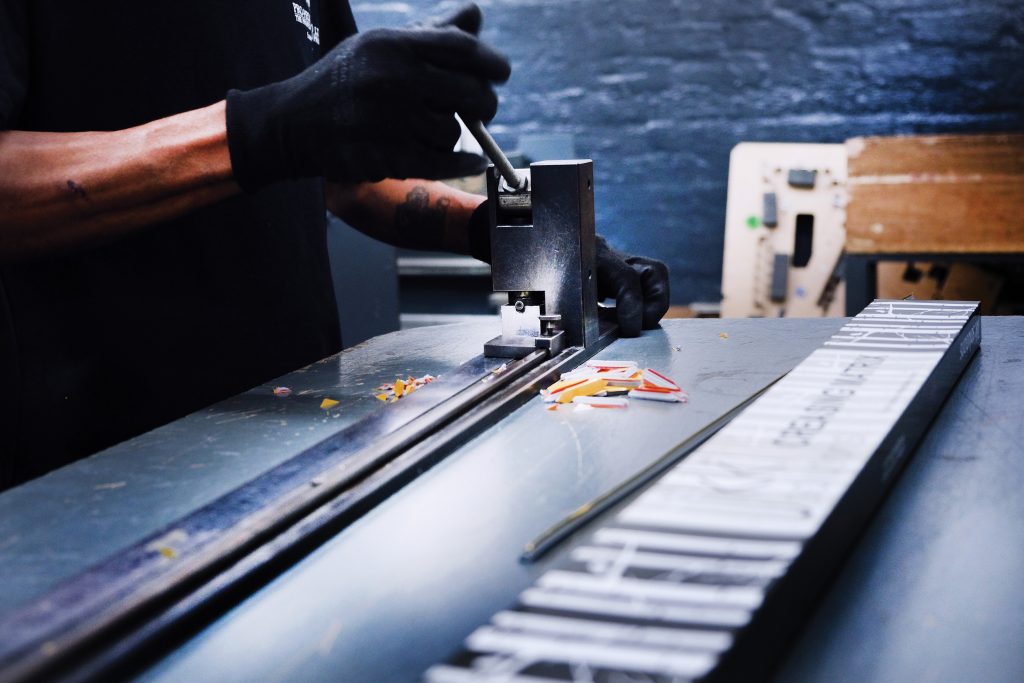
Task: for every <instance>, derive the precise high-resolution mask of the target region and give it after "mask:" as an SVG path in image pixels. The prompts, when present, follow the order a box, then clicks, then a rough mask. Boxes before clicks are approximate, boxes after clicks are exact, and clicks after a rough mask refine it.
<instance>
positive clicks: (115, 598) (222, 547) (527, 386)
mask: <svg viewBox="0 0 1024 683" xmlns="http://www.w3.org/2000/svg"><path fill="white" fill-rule="evenodd" d="M615 338H616V329H615V328H614V326H606V327H604V328H603V333H602V335H601V338H600V340H599V342H598V343H597V344H595V345H592V346H591V347H588V348H586V349H584V348H580V347H571V348H569V349H566V350H565V351H563V352H562V353H560V354H559V355H558V356H556V357H555V358H550V359H549V358H548V357H547V352H546V351H537V352H534V353H533V354H531V355H529V356H527V357H525V358H523V359H521V360H518V361H509V362H508V363H507V364H506V365H505V366H504V369H503V370H501V371H500V372H491V371H488V370H487V367H488V364H490V365H494V361H495V360H496V359H490V360H487V359H484V358H483V357H477V358H475V359H473V360H471V361H469V362H468V363H466V364H464V365H463V366H462V367H461V368H459V370H457V371H456V373H454V375H452V376H449V377H447V378H445V382H443V383H442V382H437V383H434V384H432V385H430V386H429V387H426V388H424V389H421V390H420V391H419V392H417V393H416V394H414V395H412V396H410V397H409V399H408V401H407V402H403V404H402V405H396V406H395V409H389V410H382V411H379V412H378V413H375V414H373V415H370V416H368V417H367V418H365V419H364V420H362V421H360V422H358V423H356V424H354V425H352V426H351V427H349V428H347V429H345V430H342V431H341V432H339V433H338V434H336V435H334V436H332V437H330V438H328V439H326V440H325V441H323V442H321V443H319V444H317V445H315V446H313V447H311V448H310V449H307V450H306V451H304V452H302V453H300V454H299V455H297V456H295V457H294V458H292V459H290V460H288V461H287V462H285V463H282V464H281V465H279V466H277V467H275V468H273V469H271V470H270V471H268V472H266V473H265V474H263V475H261V476H259V477H257V478H256V479H254V480H253V481H251V482H249V483H248V484H245V485H244V486H242V487H240V488H238V489H236V490H234V491H232V492H230V493H228V494H226V495H225V496H223V497H221V498H220V499H218V500H216V501H214V502H213V503H210V504H209V505H207V506H205V507H203V508H201V509H199V510H197V511H196V512H194V513H192V514H190V515H188V516H187V517H184V518H182V519H181V520H178V521H177V522H176V523H175V524H172V525H170V526H169V527H167V528H165V529H164V530H162V531H160V532H158V533H156V534H153V535H152V536H150V537H147V538H145V539H143V540H142V541H140V542H139V543H137V544H136V545H134V546H132V547H130V548H127V549H125V550H124V551H121V552H119V553H116V554H114V555H112V556H111V557H110V558H108V559H106V560H104V561H103V562H102V563H100V564H98V565H96V566H94V567H92V568H90V569H88V570H86V571H85V572H83V573H81V574H79V575H78V576H75V577H72V578H71V579H69V580H68V581H65V582H63V583H61V584H59V585H58V586H56V587H55V588H54V589H53V590H52V591H50V592H49V593H47V594H45V595H43V596H42V597H41V598H39V599H37V600H34V601H33V602H31V603H29V604H28V605H26V606H24V607H23V608H21V609H19V610H16V611H15V612H13V613H12V614H10V615H8V616H7V617H5V618H3V619H0V633H4V638H3V640H2V642H0V681H3V682H5V683H6V682H7V681H11V682H15V681H35V680H47V681H52V680H65V681H84V680H97V679H100V678H102V679H104V680H109V679H110V678H111V677H112V676H115V677H116V676H126V675H130V672H131V671H133V670H137V667H138V666H139V665H140V664H141V663H143V662H145V661H147V659H148V658H149V657H151V656H152V655H153V654H154V653H155V652H156V651H159V650H163V649H165V648H166V647H167V645H168V644H169V643H171V642H176V641H177V640H178V639H181V638H182V637H185V636H186V635H187V633H188V632H189V629H194V628H197V627H199V626H201V625H202V624H205V623H208V622H209V621H210V620H211V619H212V618H214V617H215V616H216V615H218V614H220V613H222V612H223V611H224V610H226V609H228V608H230V607H231V606H232V605H234V604H237V602H238V601H239V600H241V599H242V598H244V597H245V596H246V595H247V594H248V593H249V592H251V591H252V590H253V589H254V588H255V587H258V586H260V585H263V584H264V583H265V582H266V581H268V580H269V579H271V578H273V577H274V576H276V575H278V574H279V573H280V572H281V571H283V570H284V569H287V567H289V566H291V565H292V564H294V562H296V561H297V560H298V559H301V557H303V556H305V555H306V554H308V553H309V552H310V551H312V550H313V549H315V548H316V547H317V546H318V545H320V544H322V543H323V542H324V541H325V540H327V539H328V538H330V537H331V536H333V535H334V534H336V533H338V531H340V530H341V529H343V528H344V527H345V526H347V525H348V524H351V523H352V522H353V521H354V520H356V519H358V518H359V516H361V515H362V514H364V513H365V512H366V511H368V510H369V509H371V508H372V507H373V506H374V505H376V504H377V503H379V502H380V501H382V500H384V499H385V498H387V497H388V496H390V495H392V494H393V493H394V492H395V491H397V490H398V489H400V488H401V487H402V486H404V485H405V484H406V483H408V482H409V481H411V480H412V479H414V478H415V477H416V476H418V475H419V474H420V473H422V472H423V471H425V470H426V469H429V467H431V466H433V465H434V464H436V463H437V462H438V461H440V460H441V459H442V458H443V457H444V456H445V455H447V454H448V453H450V452H452V450H453V449H454V448H456V447H457V446H459V445H460V444H462V443H464V442H465V441H467V440H468V439H469V438H472V437H473V436H475V435H476V434H478V433H480V432H481V431H483V430H484V429H486V428H487V427H488V426H490V425H491V424H493V423H495V422H497V421H498V420H499V419H501V418H502V417H503V416H504V415H506V414H508V412H510V411H511V410H513V409H515V408H516V407H518V406H520V405H522V404H523V403H525V402H526V401H527V400H529V399H530V398H531V397H532V396H533V395H535V393H536V391H537V390H538V389H539V388H540V387H541V386H543V385H544V384H545V383H547V382H550V381H551V379H552V378H554V377H555V376H557V375H558V374H559V373H561V372H563V371H565V370H566V369H569V368H571V367H575V366H576V365H578V364H579V363H582V362H583V361H585V360H586V359H587V358H590V357H591V356H593V355H594V354H596V353H597V352H598V351H600V350H601V349H602V348H604V347H605V346H607V345H608V344H609V343H611V342H612V341H613V340H614V339H615ZM452 387H454V389H452ZM428 437H429V438H428Z"/></svg>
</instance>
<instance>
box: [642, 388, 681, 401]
mask: <svg viewBox="0 0 1024 683" xmlns="http://www.w3.org/2000/svg"><path fill="white" fill-rule="evenodd" d="M629 397H630V398H639V399H643V400H645V401H663V402H665V403H685V402H686V394H684V393H683V392H681V391H666V390H664V389H646V388H644V389H633V390H632V391H630V392H629Z"/></svg>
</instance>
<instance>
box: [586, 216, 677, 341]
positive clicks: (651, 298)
mask: <svg viewBox="0 0 1024 683" xmlns="http://www.w3.org/2000/svg"><path fill="white" fill-rule="evenodd" d="M597 298H598V301H600V300H601V299H608V298H613V299H615V310H616V315H617V316H618V320H619V334H620V335H621V336H623V337H637V336H639V335H640V329H641V328H643V329H645V330H652V329H654V328H655V327H657V326H658V322H659V321H660V320H661V319H662V317H663V316H664V315H665V313H667V312H668V306H669V291H668V266H666V265H665V264H664V263H662V262H661V261H656V260H654V259H650V258H646V257H644V256H630V255H628V254H620V253H619V252H617V251H615V250H614V249H612V248H611V247H609V246H608V242H606V241H605V239H604V238H603V237H601V236H600V235H598V236H597Z"/></svg>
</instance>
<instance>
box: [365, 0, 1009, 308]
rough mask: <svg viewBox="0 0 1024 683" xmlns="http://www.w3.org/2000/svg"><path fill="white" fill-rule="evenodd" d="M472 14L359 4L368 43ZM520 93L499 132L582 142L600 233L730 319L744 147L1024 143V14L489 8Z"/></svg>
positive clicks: (492, 33)
mask: <svg viewBox="0 0 1024 683" xmlns="http://www.w3.org/2000/svg"><path fill="white" fill-rule="evenodd" d="M458 4H459V3H457V2H441V3H438V2H435V1H434V0H406V1H405V2H360V1H359V0H353V9H354V11H355V15H356V19H357V21H358V22H359V24H360V27H361V28H362V29H363V30H366V29H368V28H372V27H375V26H386V25H392V26H393V25H402V24H405V23H407V22H409V21H412V20H417V19H423V18H425V17H428V16H434V15H437V14H441V13H444V12H445V11H447V10H450V9H451V8H453V7H456V6H457V5H458ZM479 4H480V5H481V7H482V8H483V10H484V17H485V26H484V34H485V37H486V38H487V39H488V40H489V41H490V42H491V43H493V44H494V45H496V46H497V47H499V48H500V49H501V50H503V51H504V52H506V53H507V54H508V55H509V56H510V57H511V58H512V63H513V75H512V79H511V80H510V82H509V83H508V85H507V86H505V87H504V88H502V89H501V96H502V105H501V109H500V111H499V113H498V117H497V118H496V119H495V121H494V122H493V125H492V130H493V131H494V133H495V137H496V138H498V140H499V142H500V143H501V144H503V145H505V146H508V147H509V148H511V147H514V145H515V143H516V141H517V139H518V136H519V134H521V133H523V132H571V133H573V134H574V135H575V138H576V146H577V151H578V153H579V155H580V156H583V157H590V158H593V159H594V162H595V171H596V174H597V178H596V183H597V184H596V188H597V200H596V201H597V226H598V231H599V232H601V233H603V234H605V235H607V236H608V237H609V239H610V240H611V242H612V243H613V244H615V245H616V246H618V247H619V248H622V249H625V250H628V251H632V252H642V253H646V254H651V255H655V256H658V257H659V258H662V259H663V260H665V261H666V262H667V263H668V264H669V266H670V267H671V269H672V288H673V292H672V294H673V296H672V298H673V302H674V303H678V304H685V303H688V302H691V301H717V300H718V298H719V283H720V280H721V262H722V242H723V238H722V232H723V225H724V221H725V201H726V181H727V178H728V160H729V151H730V150H731V149H732V147H733V145H735V144H736V143H737V142H740V141H742V140H759V141H787V142H840V141H842V140H844V139H846V138H848V137H852V136H855V135H892V134H899V133H932V132H980V131H1012V130H1017V131H1019V130H1024V0H863V1H847V0H617V1H615V2H612V1H609V0H490V1H487V0H480V2H479Z"/></svg>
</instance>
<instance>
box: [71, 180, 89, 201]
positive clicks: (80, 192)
mask: <svg viewBox="0 0 1024 683" xmlns="http://www.w3.org/2000/svg"><path fill="white" fill-rule="evenodd" d="M68 192H70V193H71V194H72V195H74V196H75V197H78V198H80V199H88V198H89V193H88V192H86V191H85V188H84V187H82V186H81V185H79V184H78V183H76V182H75V181H74V180H69V181H68Z"/></svg>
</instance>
